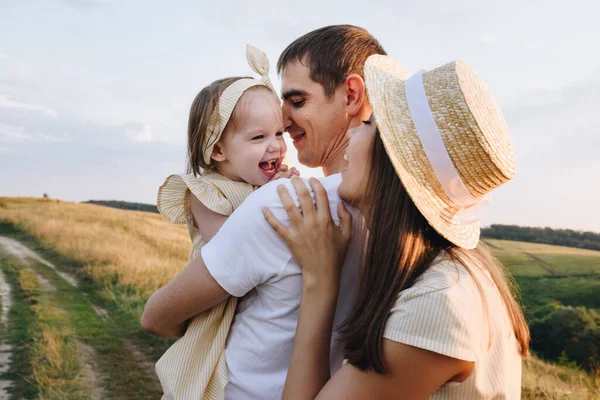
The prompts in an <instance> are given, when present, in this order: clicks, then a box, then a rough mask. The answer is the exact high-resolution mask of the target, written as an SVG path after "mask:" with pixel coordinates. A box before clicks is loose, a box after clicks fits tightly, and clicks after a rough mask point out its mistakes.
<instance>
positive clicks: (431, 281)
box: [404, 253, 476, 296]
mask: <svg viewBox="0 0 600 400" xmlns="http://www.w3.org/2000/svg"><path fill="white" fill-rule="evenodd" d="M472 287H475V288H476V283H475V281H474V280H473V278H472V276H471V274H470V273H469V270H468V269H467V267H465V265H463V264H462V263H461V262H460V261H457V260H456V259H454V258H453V257H451V256H450V255H449V254H447V253H442V254H440V255H439V256H438V257H437V258H436V259H435V260H434V261H433V263H432V264H431V265H430V266H429V267H428V268H427V269H426V270H425V272H424V273H423V274H422V275H421V276H420V277H419V278H418V279H417V280H416V281H415V283H414V285H413V286H412V287H410V288H408V289H406V290H405V291H404V292H408V293H411V292H413V293H416V294H419V295H424V294H427V293H434V292H438V291H442V292H443V293H445V294H446V295H448V296H452V295H454V293H457V292H458V293H461V292H464V291H465V290H469V289H471V288H472Z"/></svg>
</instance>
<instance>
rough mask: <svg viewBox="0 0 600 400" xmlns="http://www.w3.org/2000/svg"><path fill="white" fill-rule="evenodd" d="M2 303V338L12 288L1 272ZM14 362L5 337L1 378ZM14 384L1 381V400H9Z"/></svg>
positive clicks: (0, 360) (1, 346) (0, 342)
mask: <svg viewBox="0 0 600 400" xmlns="http://www.w3.org/2000/svg"><path fill="white" fill-rule="evenodd" d="M0 302H2V311H0V327H1V328H0V329H1V330H2V333H3V334H2V336H5V335H4V332H5V331H6V327H7V324H8V312H9V311H10V308H11V306H12V297H11V288H10V285H9V284H8V283H7V282H6V279H5V278H4V273H3V272H2V271H0ZM11 361H12V346H11V345H10V344H8V343H4V337H1V339H0V376H1V375H3V374H4V373H6V372H7V371H8V370H9V369H10V364H11ZM11 384H12V382H11V381H9V380H6V379H0V400H8V399H9V398H10V394H9V393H8V389H9V388H10V386H11Z"/></svg>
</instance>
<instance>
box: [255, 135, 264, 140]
mask: <svg viewBox="0 0 600 400" xmlns="http://www.w3.org/2000/svg"><path fill="white" fill-rule="evenodd" d="M264 138H265V135H258V136H254V137H253V138H252V140H260V139H264Z"/></svg>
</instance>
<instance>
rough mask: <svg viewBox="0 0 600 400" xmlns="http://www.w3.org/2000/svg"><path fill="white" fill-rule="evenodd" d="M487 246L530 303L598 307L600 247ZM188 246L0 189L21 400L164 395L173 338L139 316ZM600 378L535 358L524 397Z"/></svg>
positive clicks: (156, 218) (581, 394)
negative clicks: (142, 323)
mask: <svg viewBox="0 0 600 400" xmlns="http://www.w3.org/2000/svg"><path fill="white" fill-rule="evenodd" d="M488 244H489V246H490V247H492V249H493V251H494V252H495V253H496V255H497V256H498V257H499V258H500V259H501V260H502V261H503V262H504V263H505V265H507V267H508V268H509V269H510V270H511V272H512V273H513V274H514V276H515V277H516V279H517V280H518V282H519V284H520V285H521V290H522V293H523V299H524V302H525V304H526V306H527V307H528V308H529V307H533V306H534V305H544V304H547V302H548V301H553V300H556V299H559V300H560V301H561V303H563V304H565V305H568V304H572V305H582V304H587V305H588V306H589V307H600V305H598V304H597V301H598V299H597V297H598V296H594V295H593V290H596V291H597V290H598V288H597V287H596V286H594V285H596V284H597V283H598V278H599V277H598V276H597V275H598V272H599V271H600V267H599V265H600V264H599V261H600V252H592V251H585V250H578V249H572V248H561V247H556V246H544V245H537V244H525V243H519V242H508V241H498V240H489V241H488ZM189 249H190V244H189V239H188V236H187V229H186V228H185V226H183V225H173V224H170V223H168V222H166V221H165V220H164V219H163V218H162V217H160V215H157V214H152V213H147V212H139V211H127V210H121V209H115V208H106V207H102V206H98V205H93V204H78V203H70V202H62V201H56V200H41V199H19V198H0V267H1V270H2V272H3V274H0V278H1V277H2V275H4V277H5V280H6V283H5V288H8V289H7V290H9V293H12V294H10V295H9V296H8V297H6V296H4V297H2V299H1V302H2V305H3V311H2V312H1V313H0V316H1V315H4V314H5V312H6V315H7V317H6V318H5V319H2V320H1V321H2V327H0V332H2V334H1V335H0V345H2V346H5V345H6V346H9V348H11V349H12V350H10V351H11V352H12V360H13V361H12V362H11V363H10V364H9V366H8V367H7V372H5V373H1V372H0V383H2V382H1V381H2V380H4V381H6V382H9V384H10V385H11V386H10V387H11V389H10V390H11V392H12V393H13V396H15V398H19V397H22V398H34V397H40V398H47V399H53V398H55V399H75V398H107V399H111V398H114V399H116V398H123V397H125V398H130V399H136V398H139V399H142V398H157V397H158V396H159V395H160V388H159V387H158V384H157V380H156V378H155V376H154V373H153V368H152V365H153V363H154V362H155V361H156V360H158V358H159V357H160V355H161V354H162V353H163V352H164V350H165V349H166V348H167V346H168V345H169V344H170V342H169V341H165V340H160V339H157V338H154V337H152V336H150V335H147V334H145V333H144V332H142V331H141V329H140V327H139V324H138V321H139V317H140V314H141V311H142V309H143V305H144V303H145V301H146V299H147V297H148V296H149V295H150V294H151V293H152V292H153V291H154V290H156V289H157V288H158V287H160V286H162V285H164V284H165V283H166V282H168V281H169V280H170V279H171V278H172V277H173V276H174V275H175V274H176V273H177V271H179V269H180V268H182V267H183V266H184V265H185V264H186V262H187V255H188V251H189ZM578 279H580V280H582V281H581V282H580V281H577V282H578V283H577V285H576V286H574V285H575V281H572V280H578ZM0 281H1V279H0ZM0 284H1V282H0ZM586 285H587V286H586ZM537 288H542V290H537ZM559 289H560V290H559ZM2 292H4V293H6V290H4V289H2V290H0V293H2ZM596 293H597V292H596ZM10 298H12V306H10V304H9V302H8V299H10ZM4 310H6V311H4ZM563 364H566V363H563ZM48 366H49V367H48ZM52 366H55V367H52ZM56 366H60V368H56ZM597 386H598V378H594V377H593V376H592V375H590V374H588V373H585V372H583V371H581V370H579V369H576V368H573V367H572V366H566V365H552V364H549V363H546V362H543V361H541V360H539V359H537V358H535V357H531V358H530V359H528V360H526V362H525V363H524V372H523V398H525V399H562V398H571V399H592V398H595V397H594V396H597V389H593V388H594V387H597ZM82 393H86V394H87V395H85V396H82ZM90 393H91V394H90ZM595 393H596V394H595Z"/></svg>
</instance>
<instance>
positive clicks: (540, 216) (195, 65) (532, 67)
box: [0, 0, 600, 232]
mask: <svg viewBox="0 0 600 400" xmlns="http://www.w3.org/2000/svg"><path fill="white" fill-rule="evenodd" d="M599 13H600V3H598V2H595V1H591V0H588V1H582V0H572V1H569V2H568V3H565V2H564V1H554V0H546V1H523V0H504V1H502V2H498V1H493V2H492V1H483V0H478V1H477V0H468V1H467V0H453V1H448V0H431V1H428V0H419V1H412V2H407V1H404V0H393V1H377V2H374V1H372V2H369V1H354V0H346V1H344V2H325V1H312V0H304V1H302V2H293V3H292V2H290V3H288V2H283V1H228V0H224V1H177V2H170V3H166V2H163V1H161V2H157V1H137V0H135V1H134V0H131V1H129V0H119V1H117V0H55V1H47V0H40V1H30V0H0V196H34V197H40V196H42V194H43V193H47V194H49V195H50V196H51V197H52V198H58V199H63V200H70V201H85V200H89V199H118V200H126V201H136V202H144V203H153V204H155V203H156V192H157V189H158V187H159V185H160V184H161V183H162V182H163V181H164V179H165V178H166V177H167V176H168V175H170V174H172V173H180V172H183V171H184V169H185V153H186V125H187V117H188V111H189V106H190V104H191V102H192V100H193V99H194V97H195V95H196V94H197V93H198V91H199V90H201V89H202V88H203V87H204V86H205V85H207V84H209V83H210V82H212V81H214V80H216V79H219V78H222V77H226V76H232V75H247V74H249V73H250V72H251V71H250V70H249V68H248V66H247V64H246V60H245V46H246V43H252V44H253V45H255V46H257V47H259V48H261V49H262V50H264V51H265V52H266V53H267V55H268V56H269V59H270V62H271V78H272V81H273V82H274V84H275V86H276V87H280V81H279V77H278V76H276V71H275V63H276V61H277V57H278V56H279V54H280V53H281V51H282V50H283V49H284V48H285V47H286V46H287V45H288V44H289V43H291V42H292V41H293V40H294V39H296V38H298V37H299V36H301V35H303V34H305V33H307V32H309V31H311V30H313V29H316V28H319V27H322V26H325V25H332V24H341V23H349V24H354V25H358V26H361V27H363V28H366V29H367V30H369V31H370V32H371V33H372V34H373V35H374V36H375V37H376V38H377V39H378V40H379V41H380V42H381V44H382V45H383V46H384V48H385V49H386V51H387V52H388V54H389V55H390V56H392V57H394V58H395V59H397V60H398V61H400V62H401V63H402V64H404V66H405V67H406V68H407V69H408V70H409V71H413V72H416V71H418V70H420V69H431V68H435V67H437V66H439V65H442V64H444V63H446V62H449V61H452V60H459V59H460V60H463V61H465V62H467V63H468V64H469V65H470V66H472V67H473V68H474V69H475V70H476V71H477V72H478V73H479V75H481V76H482V77H483V78H484V79H485V80H486V81H487V82H488V84H489V86H490V87H491V89H492V91H493V93H494V95H495V97H496V99H497V101H498V103H499V104H500V106H501V108H502V110H503V112H504V115H505V117H506V120H507V122H508V125H509V128H510V131H511V135H512V139H513V142H514V145H515V151H516V156H517V176H516V178H515V179H514V180H513V181H511V182H509V183H508V184H506V185H504V186H503V187H501V188H499V189H498V190H496V191H494V193H493V195H492V197H493V200H492V204H490V205H488V206H486V207H485V209H484V211H483V220H482V222H483V224H484V225H489V224H493V223H500V224H517V225H527V226H550V227H555V228H571V229H577V230H591V231H596V232H600V211H599V208H598V204H599V201H598V198H599V197H600V178H599V176H600V157H599V156H598V152H599V151H600V135H599V134H600V132H599V128H598V127H599V126H600V52H599V51H598V43H600V28H598V27H597V26H598V24H597V15H598V14H599ZM594 49H596V50H594ZM288 144H289V145H288V148H289V158H290V159H291V161H292V162H295V151H294V148H293V146H292V145H291V143H290V142H289V141H288ZM296 165H297V166H298V164H296ZM300 171H301V173H302V174H303V175H304V176H309V175H313V176H321V175H322V173H321V171H320V170H310V169H306V168H302V167H301V168H300Z"/></svg>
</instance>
